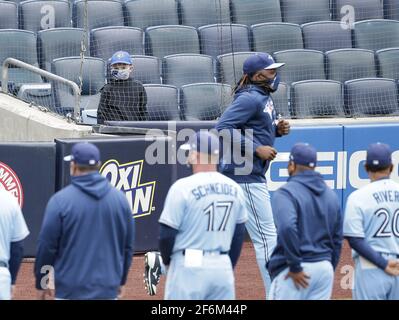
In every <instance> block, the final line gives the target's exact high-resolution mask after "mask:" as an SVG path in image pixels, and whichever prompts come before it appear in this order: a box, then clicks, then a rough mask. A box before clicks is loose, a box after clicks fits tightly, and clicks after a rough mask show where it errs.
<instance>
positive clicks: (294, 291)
mask: <svg viewBox="0 0 399 320" xmlns="http://www.w3.org/2000/svg"><path fill="white" fill-rule="evenodd" d="M316 163H317V153H316V150H315V148H313V147H312V146H311V145H309V144H305V143H297V144H295V145H294V147H293V148H292V150H291V154H290V158H289V162H288V173H289V175H290V178H289V179H288V182H287V183H286V184H285V185H284V186H282V187H281V188H280V189H278V190H277V191H276V192H275V193H274V195H273V213H274V217H275V221H276V226H277V235H278V237H277V246H276V248H275V250H274V251H273V254H272V256H271V258H270V262H269V264H268V269H269V271H270V274H271V276H272V278H273V282H272V286H271V292H270V298H271V299H276V300H326V299H330V298H331V294H332V289H333V282H334V281H333V280H334V269H335V268H336V266H337V265H338V261H339V256H340V252H341V247H342V239H343V236H342V217H341V209H340V203H339V201H338V197H337V196H336V194H335V193H334V191H332V190H331V189H330V188H329V187H328V186H327V185H326V183H325V182H324V180H323V177H322V176H321V175H320V173H318V172H316V171H315V168H316Z"/></svg>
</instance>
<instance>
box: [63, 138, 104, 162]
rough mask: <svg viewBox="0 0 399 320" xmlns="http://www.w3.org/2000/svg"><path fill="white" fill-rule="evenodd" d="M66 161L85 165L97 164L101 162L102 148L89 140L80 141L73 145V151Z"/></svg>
mask: <svg viewBox="0 0 399 320" xmlns="http://www.w3.org/2000/svg"><path fill="white" fill-rule="evenodd" d="M64 161H73V162H75V163H76V164H80V165H84V166H95V165H96V164H98V163H99V162H100V150H98V148H97V147H96V146H95V145H94V144H92V143H89V142H79V143H77V144H75V145H74V146H73V147H72V153H71V154H70V155H68V156H65V157H64Z"/></svg>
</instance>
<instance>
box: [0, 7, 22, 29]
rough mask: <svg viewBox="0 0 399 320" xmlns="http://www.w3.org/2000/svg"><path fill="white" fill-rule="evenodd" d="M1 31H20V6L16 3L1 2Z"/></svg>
mask: <svg viewBox="0 0 399 320" xmlns="http://www.w3.org/2000/svg"><path fill="white" fill-rule="evenodd" d="M0 29H18V6H17V4H16V3H14V2H10V1H0Z"/></svg>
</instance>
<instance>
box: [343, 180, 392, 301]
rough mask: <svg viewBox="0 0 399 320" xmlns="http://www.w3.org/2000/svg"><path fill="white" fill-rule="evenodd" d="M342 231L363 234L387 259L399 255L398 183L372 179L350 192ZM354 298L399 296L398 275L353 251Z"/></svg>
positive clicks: (352, 235) (386, 298) (390, 297)
mask: <svg viewBox="0 0 399 320" xmlns="http://www.w3.org/2000/svg"><path fill="white" fill-rule="evenodd" d="M344 235H345V236H347V237H359V238H364V239H365V240H366V241H367V243H368V244H369V245H370V246H371V248H372V249H373V250H375V251H377V252H379V253H381V255H382V257H383V258H385V259H387V260H396V259H399V184H398V183H396V182H394V181H392V180H391V179H381V180H377V181H374V182H372V183H370V184H368V185H366V186H365V187H363V188H361V189H359V190H357V191H355V192H353V193H352V194H351V195H350V196H349V198H348V201H347V204H346V210H345V218H344ZM353 257H354V261H355V277H354V286H353V298H354V299H356V300H398V299H399V277H394V276H391V275H388V274H387V273H386V272H385V271H384V270H382V269H380V268H378V267H377V266H376V265H374V264H372V263H371V262H370V261H368V260H366V259H365V258H364V257H362V256H359V254H358V253H357V252H355V251H353Z"/></svg>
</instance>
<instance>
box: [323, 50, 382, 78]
mask: <svg viewBox="0 0 399 320" xmlns="http://www.w3.org/2000/svg"><path fill="white" fill-rule="evenodd" d="M326 66H327V79H330V80H336V81H340V82H345V81H347V80H353V79H359V78H375V77H376V76H377V69H376V65H375V57H374V51H372V50H366V49H338V50H331V51H328V52H326Z"/></svg>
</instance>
